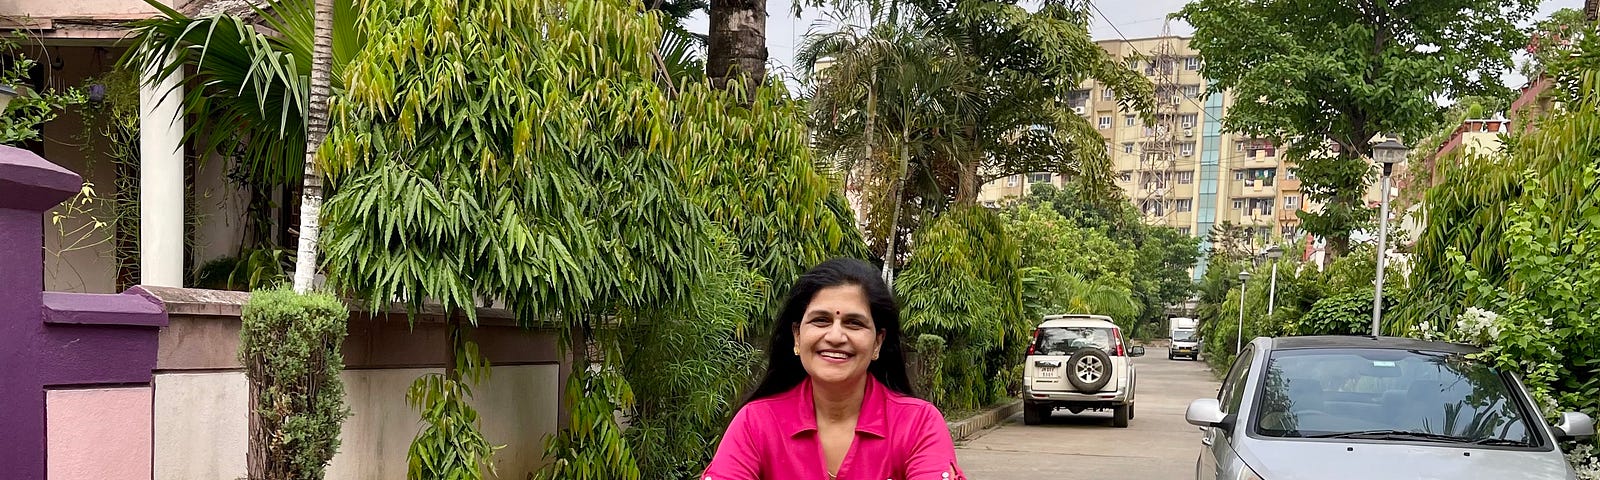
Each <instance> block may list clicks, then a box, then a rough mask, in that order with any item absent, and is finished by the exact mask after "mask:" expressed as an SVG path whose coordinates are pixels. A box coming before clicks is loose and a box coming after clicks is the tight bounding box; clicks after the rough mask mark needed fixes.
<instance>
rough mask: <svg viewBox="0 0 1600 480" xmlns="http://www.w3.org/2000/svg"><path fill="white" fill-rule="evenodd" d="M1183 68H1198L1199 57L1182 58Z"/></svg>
mask: <svg viewBox="0 0 1600 480" xmlns="http://www.w3.org/2000/svg"><path fill="white" fill-rule="evenodd" d="M1183 68H1184V70H1199V69H1200V57H1189V58H1185V59H1183Z"/></svg>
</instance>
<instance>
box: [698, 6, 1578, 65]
mask: <svg viewBox="0 0 1600 480" xmlns="http://www.w3.org/2000/svg"><path fill="white" fill-rule="evenodd" d="M1186 3H1189V2H1188V0H1138V1H1126V0H1097V1H1095V5H1097V6H1098V7H1099V9H1100V12H1103V13H1104V14H1105V17H1104V18H1101V16H1100V15H1099V14H1096V15H1095V16H1094V17H1095V18H1094V26H1093V27H1092V28H1091V29H1090V31H1089V33H1090V34H1092V35H1093V36H1094V39H1095V40H1112V39H1117V38H1121V37H1122V36H1126V37H1127V38H1141V37H1154V36H1158V35H1161V26H1162V23H1163V22H1162V20H1163V19H1165V18H1166V16H1167V15H1168V14H1170V13H1173V12H1176V11H1178V9H1180V8H1183V5H1184V4H1186ZM790 6H791V5H790V0H768V1H767V12H768V14H769V16H768V17H767V53H768V55H769V56H770V60H769V62H770V64H771V65H772V68H773V69H775V70H779V71H784V70H787V69H789V68H790V66H791V65H793V64H794V52H795V48H796V47H798V46H799V45H800V41H801V37H803V36H804V35H805V34H806V31H807V30H809V29H811V28H812V27H813V26H814V25H815V24H816V23H817V21H818V19H819V18H821V16H822V15H821V14H822V10H821V9H816V8H812V9H807V10H806V11H804V12H802V14H801V16H800V17H795V16H794V15H793V14H792V12H791V10H790ZM1582 7H1583V0H1545V1H1544V2H1543V4H1542V5H1541V6H1540V7H1539V14H1538V15H1537V16H1536V17H1535V18H1544V17H1547V16H1549V15H1550V12H1554V11H1556V10H1559V9H1562V8H1582ZM1107 20H1109V22H1108V21H1107ZM687 26H688V27H689V30H690V31H694V32H700V33H704V32H705V31H706V30H707V21H706V18H705V16H704V15H703V14H697V15H695V16H694V17H692V18H691V19H690V20H689V22H688V25H687ZM1118 30H1120V31H1121V35H1119V34H1118ZM1172 33H1174V34H1177V35H1185V36H1186V35H1190V34H1193V33H1194V28H1193V27H1190V26H1189V25H1188V24H1187V23H1183V22H1181V21H1174V22H1172ZM1503 80H1504V81H1505V82H1506V83H1507V84H1508V85H1510V86H1512V87H1518V86H1521V85H1522V83H1523V82H1524V81H1525V79H1523V78H1522V77H1521V76H1520V75H1516V74H1514V73H1513V74H1511V75H1508V76H1506V77H1503Z"/></svg>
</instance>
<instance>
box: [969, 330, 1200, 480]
mask: <svg viewBox="0 0 1600 480" xmlns="http://www.w3.org/2000/svg"><path fill="white" fill-rule="evenodd" d="M1147 350H1148V353H1147V354H1146V355H1145V356H1143V357H1139V358H1135V359H1134V364H1135V365H1138V367H1139V384H1138V386H1137V387H1136V388H1138V391H1137V395H1138V396H1137V400H1136V403H1135V404H1134V418H1133V420H1131V421H1130V422H1129V425H1128V428H1113V427H1112V426H1111V412H1109V411H1106V412H1099V413H1096V412H1090V411H1085V412H1083V413H1080V414H1077V415H1074V414H1072V412H1069V411H1066V410H1057V411H1056V412H1055V414H1053V415H1052V416H1051V417H1050V418H1049V419H1048V420H1047V421H1046V422H1045V423H1044V425H1038V426H1031V427H1030V426H1026V425H1023V424H1022V415H1021V414H1018V415H1016V416H1013V417H1011V419H1010V420H1007V421H1006V422H1005V424H1003V425H1002V426H1000V427H998V428H993V429H989V430H987V431H984V432H980V433H978V434H977V435H973V436H972V437H970V438H968V439H967V440H966V441H964V442H959V443H957V444H956V456H957V457H958V459H959V461H960V462H961V469H962V470H964V471H965V472H966V473H967V476H968V477H970V478H972V479H974V480H986V479H1000V480H1003V479H1018V480H1023V479H1026V480H1034V479H1043V478H1052V479H1053V478H1072V479H1116V480H1128V479H1144V478H1149V479H1163V480H1167V479H1175V478H1194V477H1193V475H1194V465H1195V459H1196V458H1197V457H1198V456H1199V455H1200V430H1199V428H1197V427H1194V426H1191V425H1189V424H1188V423H1186V422H1184V421H1183V411H1184V409H1186V408H1188V406H1189V401H1191V400H1194V399H1196V398H1204V397H1216V395H1217V388H1218V382H1217V381H1216V380H1213V377H1212V375H1211V373H1210V371H1209V370H1208V369H1207V368H1206V366H1205V364H1204V363H1200V362H1192V361H1188V360H1167V351H1166V349H1162V348H1148V349H1147Z"/></svg>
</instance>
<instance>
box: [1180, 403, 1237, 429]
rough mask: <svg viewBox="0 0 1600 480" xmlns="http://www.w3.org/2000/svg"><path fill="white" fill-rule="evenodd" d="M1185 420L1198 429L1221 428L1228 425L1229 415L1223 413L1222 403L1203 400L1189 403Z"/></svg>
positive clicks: (1184, 416)
mask: <svg viewBox="0 0 1600 480" xmlns="http://www.w3.org/2000/svg"><path fill="white" fill-rule="evenodd" d="M1183 419H1184V421H1187V422H1189V424H1190V425H1194V426H1197V427H1221V426H1225V425H1226V424H1227V420H1228V414H1226V413H1222V402H1219V401H1217V400H1216V399H1214V398H1202V399H1199V400H1195V401H1193V402H1189V409H1188V410H1186V411H1184V412H1183Z"/></svg>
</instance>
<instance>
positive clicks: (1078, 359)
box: [1067, 348, 1112, 393]
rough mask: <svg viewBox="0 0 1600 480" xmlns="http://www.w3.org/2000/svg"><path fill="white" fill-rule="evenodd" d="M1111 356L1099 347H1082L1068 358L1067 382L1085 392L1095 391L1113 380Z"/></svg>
mask: <svg viewBox="0 0 1600 480" xmlns="http://www.w3.org/2000/svg"><path fill="white" fill-rule="evenodd" d="M1111 373H1112V372H1111V356H1110V355H1106V352H1104V351H1101V350H1100V349H1098V348H1082V349H1078V351H1076V352H1073V353H1072V357H1070V358H1068V359H1067V382H1068V383H1071V384H1072V388H1076V389H1078V391H1080V392H1083V393H1094V392H1098V391H1100V389H1102V388H1105V386H1106V384H1107V383H1110V382H1111Z"/></svg>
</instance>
